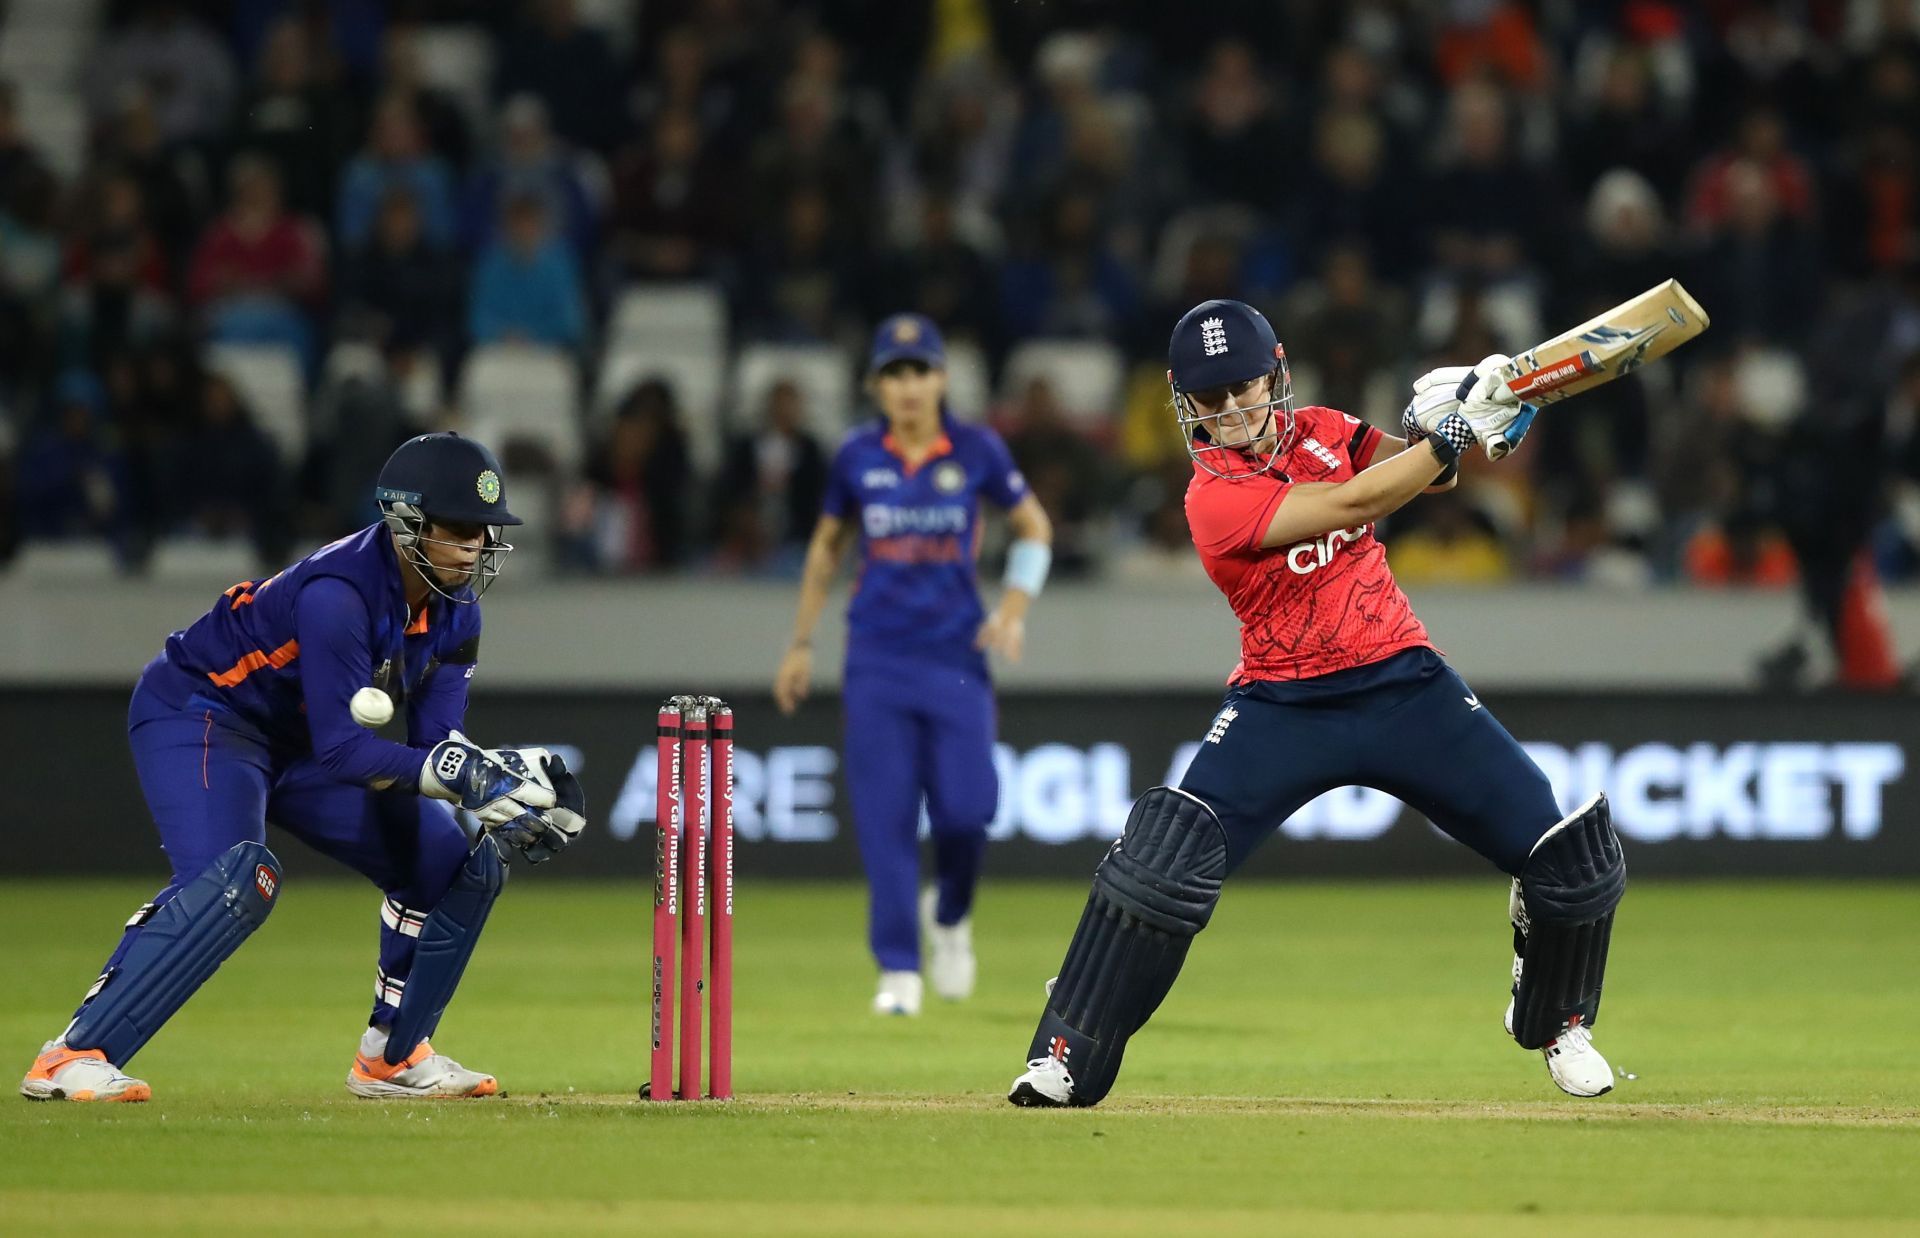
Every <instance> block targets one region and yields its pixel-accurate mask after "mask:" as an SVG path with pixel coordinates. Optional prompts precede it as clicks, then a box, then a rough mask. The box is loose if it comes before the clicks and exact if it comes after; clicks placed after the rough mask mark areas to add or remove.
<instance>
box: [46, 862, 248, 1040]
mask: <svg viewBox="0 0 1920 1238" xmlns="http://www.w3.org/2000/svg"><path fill="white" fill-rule="evenodd" d="M279 895H280V861H279V860H277V859H275V858H274V855H273V852H271V851H269V850H267V848H266V846H265V845H264V844H261V843H255V842H245V843H236V844H235V845H234V846H233V847H232V848H230V849H229V850H228V851H227V852H226V854H224V855H222V856H221V857H220V858H219V859H217V860H215V861H214V862H213V863H211V864H209V865H208V866H207V867H206V868H205V869H203V870H201V872H200V874H199V876H197V877H195V878H194V879H193V880H192V881H189V882H187V883H186V884H185V885H183V886H181V887H180V888H179V889H178V890H177V891H176V892H175V893H174V896H173V897H172V898H171V899H169V900H167V902H166V903H165V904H163V905H161V906H159V907H157V908H156V907H154V906H153V905H152V904H151V903H149V904H148V905H147V906H145V907H142V908H141V909H140V910H139V911H138V912H137V913H135V915H134V918H133V919H132V920H129V921H128V922H127V927H128V928H135V927H138V928H139V930H140V933H139V935H138V936H136V937H135V938H134V939H133V943H132V944H131V945H129V946H128V947H127V950H126V953H125V954H123V955H121V956H120V961H119V962H118V963H117V964H115V965H114V966H113V968H112V969H110V970H109V971H108V972H107V973H106V974H105V975H103V976H101V977H100V979H99V980H98V981H97V982H96V983H95V984H94V986H93V992H91V993H90V994H88V996H87V1001H86V1002H85V1004H84V1005H82V1006H81V1007H80V1012H79V1013H78V1014H76V1015H75V1016H74V1019H73V1022H72V1023H70V1024H68V1025H67V1030H66V1031H65V1032H64V1033H62V1037H61V1038H62V1039H63V1040H65V1041H66V1043H67V1047H68V1048H70V1049H98V1050H100V1052H102V1053H104V1054H105V1055H106V1057H107V1060H108V1061H109V1062H112V1063H113V1064H114V1065H116V1066H125V1065H126V1064H127V1062H128V1061H129V1060H130V1059H131V1058H132V1057H133V1055H134V1054H135V1053H138V1052H139V1051H140V1047H141V1046H142V1045H144V1044H146V1043H147V1041H148V1040H150V1039H152V1038H153V1034H154V1033H155V1032H157V1031H159V1030H160V1028H161V1026H162V1025H163V1024H165V1023H166V1021H167V1020H168V1019H170V1018H172V1017H173V1014H174V1012H175V1011H177V1010H179V1009H180V1007H181V1006H183V1005H185V1004H186V1001H187V999H188V998H189V997H192V996H193V994H194V991H195V990H196V989H198V988H199V987H200V986H201V985H203V984H205V983H206V982H207V979H208V978H209V977H210V976H212V975H213V973H214V972H215V971H217V970H219V967H220V964H222V963H224V962H226V960H227V956H229V955H231V954H232V953H233V952H234V951H235V950H237V949H239V948H240V943H241V942H243V941H245V940H246V939H247V938H248V937H249V936H250V935H251V934H252V933H253V931H254V930H255V929H257V928H259V927H260V926H261V925H262V924H264V923H266V920H267V914H268V913H269V912H271V911H272V910H273V905H274V903H275V901H276V900H277V899H278V898H279Z"/></svg>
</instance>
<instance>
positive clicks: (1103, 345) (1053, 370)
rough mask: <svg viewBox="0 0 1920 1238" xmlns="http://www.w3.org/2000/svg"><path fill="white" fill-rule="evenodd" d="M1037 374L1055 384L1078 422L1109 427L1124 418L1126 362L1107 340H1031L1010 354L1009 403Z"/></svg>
mask: <svg viewBox="0 0 1920 1238" xmlns="http://www.w3.org/2000/svg"><path fill="white" fill-rule="evenodd" d="M1035 378H1045V379H1047V380H1049V381H1050V382H1051V383H1052V384H1053V389H1054V393H1055V394H1056V395H1058V396H1059V398H1060V407H1061V410H1062V411H1063V412H1065V413H1066V415H1067V417H1068V418H1069V419H1071V420H1072V421H1073V422H1074V423H1075V424H1076V425H1079V426H1080V427H1081V428H1082V429H1085V430H1088V431H1105V430H1107V429H1109V428H1110V427H1111V426H1112V425H1113V424H1114V423H1116V422H1117V421H1118V420H1119V418H1120V412H1121V408H1120V405H1121V394H1122V392H1123V391H1124V390H1125V384H1126V362H1125V359H1124V358H1122V357H1121V355H1120V350H1119V349H1118V348H1116V347H1114V346H1113V345H1112V344H1109V343H1107V342H1106V341H1104V340H1028V341H1027V342H1026V343H1024V344H1021V345H1019V346H1017V347H1016V348H1015V349H1014V350H1013V352H1012V353H1011V354H1010V355H1009V356H1008V357H1007V368H1006V373H1005V374H1004V375H1003V376H1002V378H1001V382H1000V396H1001V398H1002V399H1003V400H1006V401H1008V402H1009V403H1012V402H1015V401H1017V400H1018V399H1019V397H1020V390H1021V388H1023V387H1024V386H1026V385H1027V383H1029V382H1030V381H1032V380H1033V379H1035Z"/></svg>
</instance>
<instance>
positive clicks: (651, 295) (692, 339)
mask: <svg viewBox="0 0 1920 1238" xmlns="http://www.w3.org/2000/svg"><path fill="white" fill-rule="evenodd" d="M629 348H641V349H652V350H660V351H665V350H669V349H673V350H678V349H681V348H691V349H695V350H698V351H700V352H717V353H725V352H726V351H727V303H726V299H725V298H724V297H723V296H721V294H720V290H719V288H717V287H715V286H714V285H712V284H704V283H683V284H638V285H635V286H634V287H631V288H627V289H624V290H623V291H622V292H621V293H620V296H619V299H618V300H617V301H616V302H615V304H614V307H613V316H612V319H611V321H609V322H608V324H607V349H608V351H609V352H611V351H614V350H616V349H621V350H624V349H629Z"/></svg>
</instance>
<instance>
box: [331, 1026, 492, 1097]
mask: <svg viewBox="0 0 1920 1238" xmlns="http://www.w3.org/2000/svg"><path fill="white" fill-rule="evenodd" d="M377 1039H378V1043H375V1040H376V1036H375V1034H374V1033H373V1032H371V1031H370V1032H369V1033H368V1034H367V1036H366V1038H364V1039H362V1040H361V1042H360V1051H359V1052H358V1053H356V1054H355V1055H354V1058H353V1069H352V1070H350V1071H348V1072H347V1091H349V1092H352V1093H353V1094H354V1095H355V1096H360V1097H365V1098H366V1099H368V1100H394V1099H398V1098H401V1097H410V1096H425V1097H449V1096H497V1095H499V1093H500V1083H499V1081H498V1080H496V1079H495V1078H494V1077H493V1076H492V1075H483V1074H481V1073H480V1072H479V1071H477V1070H468V1069H467V1068H466V1067H464V1066H462V1065H461V1064H460V1063H458V1062H456V1061H454V1060H453V1059H452V1058H450V1057H445V1056H443V1055H441V1054H438V1053H435V1052H434V1051H433V1046H432V1045H431V1044H429V1043H428V1042H427V1041H424V1040H423V1041H421V1042H420V1043H419V1044H417V1045H415V1046H414V1047H413V1052H412V1053H409V1054H408V1055H407V1060H406V1061H404V1062H401V1063H399V1064H397V1065H396V1064H394V1063H391V1062H388V1061H387V1058H386V1043H385V1041H386V1038H385V1037H384V1036H379V1037H378V1038H377Z"/></svg>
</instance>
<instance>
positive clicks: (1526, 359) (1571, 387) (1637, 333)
mask: <svg viewBox="0 0 1920 1238" xmlns="http://www.w3.org/2000/svg"><path fill="white" fill-rule="evenodd" d="M1711 321H1712V320H1711V319H1709V318H1708V317H1707V312H1706V311H1705V310H1703V309H1701V308H1700V303H1699V302H1698V301H1696V300H1694V299H1693V297H1692V296H1691V295H1690V294H1689V293H1688V292H1687V290H1686V289H1685V288H1682V287H1681V286H1680V281H1679V280H1677V279H1670V280H1667V281H1666V282H1665V283H1661V284H1656V285H1654V286H1653V287H1652V288H1649V289H1647V290H1646V291H1645V292H1643V293H1641V294H1640V295H1639V296H1637V297H1635V298H1633V299H1632V300H1631V301H1623V302H1622V303H1620V304H1619V305H1616V306H1614V307H1613V308H1612V309H1610V310H1608V311H1606V312H1605V313H1604V314H1601V315H1600V316H1599V317H1597V318H1594V319H1591V320H1589V321H1587V322H1583V323H1581V324H1580V325H1579V326H1577V327H1575V328H1574V329H1573V330H1571V331H1566V332H1563V333H1561V334H1559V335H1556V336H1554V337H1553V338H1552V339H1550V340H1548V341H1546V342H1545V343H1542V344H1535V345H1534V346H1533V347H1532V348H1529V349H1527V350H1526V351H1525V352H1523V353H1519V354H1517V355H1516V356H1515V357H1514V358H1513V360H1512V361H1510V362H1508V363H1507V364H1506V365H1504V366H1502V367H1501V368H1500V370H1499V371H1498V373H1499V375H1500V378H1501V380H1502V381H1503V382H1505V383H1506V384H1507V389H1508V390H1509V391H1511V392H1513V394H1514V395H1516V396H1518V397H1519V398H1520V402H1521V403H1523V404H1536V405H1538V404H1552V403H1554V402H1556V401H1559V400H1564V399H1566V398H1567V397H1568V396H1571V395H1579V394H1580V393H1581V392H1582V391H1587V390H1589V389H1591V388H1594V387H1598V386H1599V385H1600V384H1601V383H1610V382H1612V381H1613V380H1614V379H1616V378H1619V377H1620V376H1621V375H1623V374H1630V373H1632V372H1633V371H1634V370H1637V369H1639V368H1640V367H1641V366H1643V365H1645V364H1646V363H1647V362H1649V361H1652V360H1654V359H1655V358H1657V357H1664V356H1666V355H1667V354H1668V353H1670V352H1672V351H1673V350H1674V349H1676V348H1678V347H1680V345H1682V344H1684V343H1686V342H1687V341H1688V340H1690V339H1692V338H1693V337H1694V336H1696V335H1698V334H1700V333H1701V332H1702V331H1705V330H1706V329H1707V325H1708V323H1709V322H1711ZM1509 450H1510V449H1509ZM1499 454H1500V455H1505V454H1506V451H1501V452H1500V453H1499Z"/></svg>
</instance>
